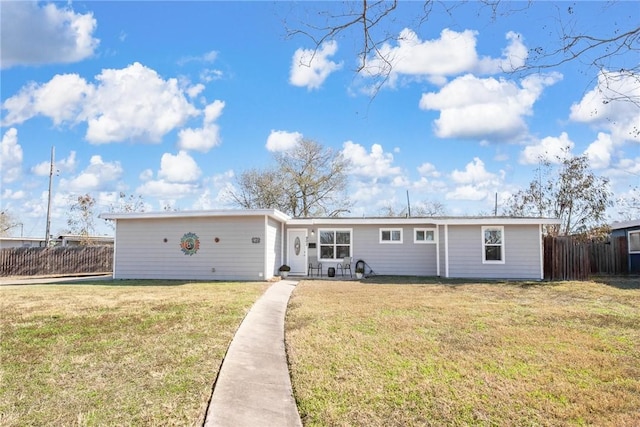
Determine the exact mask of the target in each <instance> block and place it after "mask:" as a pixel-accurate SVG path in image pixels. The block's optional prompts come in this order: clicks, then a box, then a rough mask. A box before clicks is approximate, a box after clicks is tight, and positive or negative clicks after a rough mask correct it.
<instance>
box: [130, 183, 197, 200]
mask: <svg viewBox="0 0 640 427" xmlns="http://www.w3.org/2000/svg"><path fill="white" fill-rule="evenodd" d="M195 190H196V186H195V185H194V184H190V183H181V182H167V181H165V180H152V181H147V182H145V183H144V184H142V185H141V186H139V187H138V188H136V194H140V195H142V196H144V197H157V198H164V199H181V198H183V197H187V196H189V195H191V194H193V193H194V192H195Z"/></svg>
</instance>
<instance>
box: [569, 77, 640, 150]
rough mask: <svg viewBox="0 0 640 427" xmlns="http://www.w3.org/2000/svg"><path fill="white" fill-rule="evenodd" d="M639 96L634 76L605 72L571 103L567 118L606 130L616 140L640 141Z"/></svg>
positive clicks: (639, 92)
mask: <svg viewBox="0 0 640 427" xmlns="http://www.w3.org/2000/svg"><path fill="white" fill-rule="evenodd" d="M639 99H640V85H639V84H638V77H637V75H631V74H629V73H619V72H607V71H604V72H601V73H599V74H598V83H597V85H596V87H595V88H593V89H592V90H591V91H589V92H588V93H586V94H585V95H584V97H583V98H582V100H581V101H580V102H579V103H577V104H573V105H572V106H571V115H570V118H571V120H573V121H576V122H581V123H589V124H591V125H592V126H594V127H595V128H598V129H603V130H607V131H608V132H609V133H611V137H612V138H613V140H614V141H615V142H618V141H619V142H623V141H632V142H640V109H638V105H637V102H638V100H639ZM632 101H635V102H632Z"/></svg>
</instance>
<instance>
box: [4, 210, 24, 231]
mask: <svg viewBox="0 0 640 427" xmlns="http://www.w3.org/2000/svg"><path fill="white" fill-rule="evenodd" d="M18 226H22V223H21V222H20V221H18V220H17V219H16V218H15V217H14V215H13V214H12V213H11V212H9V211H2V212H0V236H9V235H11V230H12V229H13V228H15V227H18Z"/></svg>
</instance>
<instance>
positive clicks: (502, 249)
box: [480, 225, 506, 264]
mask: <svg viewBox="0 0 640 427" xmlns="http://www.w3.org/2000/svg"><path fill="white" fill-rule="evenodd" d="M485 230H500V234H501V235H502V243H501V244H500V255H502V256H501V258H502V259H501V260H499V261H494V260H487V259H486V255H487V253H486V251H485V247H486V244H485V242H484V232H485ZM480 243H481V244H482V263H483V264H504V263H505V259H506V254H505V238H504V226H503V225H485V226H482V227H481V233H480ZM490 246H498V245H490Z"/></svg>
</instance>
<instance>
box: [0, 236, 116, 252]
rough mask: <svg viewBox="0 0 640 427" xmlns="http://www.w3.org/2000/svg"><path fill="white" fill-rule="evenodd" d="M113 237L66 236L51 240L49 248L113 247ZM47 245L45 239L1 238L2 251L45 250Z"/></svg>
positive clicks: (0, 247)
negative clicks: (88, 245) (10, 249)
mask: <svg viewBox="0 0 640 427" xmlns="http://www.w3.org/2000/svg"><path fill="white" fill-rule="evenodd" d="M113 241H114V240H113V237H109V236H87V237H85V236H78V235H75V234H64V235H62V236H58V238H56V239H50V240H49V246H81V245H84V244H90V245H113ZM45 245H46V242H45V239H44V237H0V249H7V248H44V247H45Z"/></svg>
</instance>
